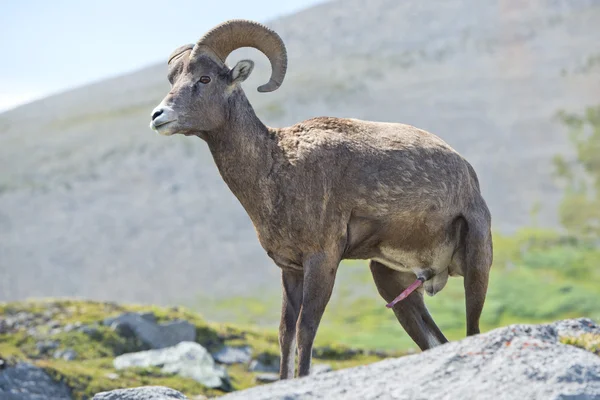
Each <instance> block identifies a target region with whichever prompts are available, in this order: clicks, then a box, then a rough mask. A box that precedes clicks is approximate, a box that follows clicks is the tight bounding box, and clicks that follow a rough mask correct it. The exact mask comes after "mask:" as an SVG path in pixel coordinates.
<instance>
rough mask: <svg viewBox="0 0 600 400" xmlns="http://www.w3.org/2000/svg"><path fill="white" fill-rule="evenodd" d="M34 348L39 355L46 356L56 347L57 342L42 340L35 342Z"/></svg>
mask: <svg viewBox="0 0 600 400" xmlns="http://www.w3.org/2000/svg"><path fill="white" fill-rule="evenodd" d="M35 347H36V348H37V350H38V351H39V352H40V354H46V353H48V352H50V350H54V349H56V348H57V347H58V342H57V341H56V340H43V341H40V342H37V343H36V344H35Z"/></svg>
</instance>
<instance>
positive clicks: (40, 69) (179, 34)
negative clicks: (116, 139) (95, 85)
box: [0, 0, 323, 110]
mask: <svg viewBox="0 0 600 400" xmlns="http://www.w3.org/2000/svg"><path fill="white" fill-rule="evenodd" d="M321 2H323V0H227V1H218V0H217V1H205V0H195V1H194V0H176V1H171V0H160V1H158V0H144V1H142V0H102V1H97V0H94V1H93V0H83V1H82V0H78V1H77V0H52V1H47V0H0V110H6V109H9V108H12V107H15V106H16V105H19V104H22V103H26V102H28V101H31V100H35V99H37V98H41V97H45V96H47V95H49V94H53V93H57V92H61V91H64V90H66V89H69V88H72V87H76V86H81V85H84V84H86V83H89V82H92V81H97V80H101V79H103V78H107V77H110V76H115V75H120V74H122V73H125V72H128V71H132V70H135V69H139V68H142V67H145V66H147V65H150V64H153V63H156V62H161V61H164V58H165V54H166V55H168V54H169V53H170V52H171V51H172V50H173V49H175V48H176V47H177V46H180V45H182V44H186V43H190V42H191V43H193V42H194V41H195V40H197V39H198V38H199V37H200V36H201V35H202V34H203V33H204V32H205V31H206V30H207V29H209V28H211V27H212V26H214V25H216V24H218V23H220V22H222V21H224V20H227V19H230V18H246V19H253V20H256V21H261V22H265V21H268V20H270V19H273V18H275V17H277V16H280V15H285V14H289V13H293V12H294V11H298V10H301V9H303V8H306V7H309V6H311V5H314V4H316V3H321Z"/></svg>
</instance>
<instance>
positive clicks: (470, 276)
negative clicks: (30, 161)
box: [154, 48, 492, 378]
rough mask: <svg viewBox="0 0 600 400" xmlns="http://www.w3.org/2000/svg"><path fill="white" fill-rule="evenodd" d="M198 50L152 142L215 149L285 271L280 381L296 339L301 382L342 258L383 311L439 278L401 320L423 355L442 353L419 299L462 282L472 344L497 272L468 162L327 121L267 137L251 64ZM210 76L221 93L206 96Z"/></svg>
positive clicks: (180, 68) (412, 139)
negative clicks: (164, 139)
mask: <svg viewBox="0 0 600 400" xmlns="http://www.w3.org/2000/svg"><path fill="white" fill-rule="evenodd" d="M189 50H190V49H189V48H188V49H184V50H183V52H182V53H181V54H179V55H177V56H176V57H174V58H173V60H172V61H171V64H170V72H169V80H170V81H171V84H172V89H171V91H170V92H169V94H168V95H167V96H166V97H165V99H164V100H163V102H162V103H161V105H160V106H159V108H158V110H159V111H157V112H156V113H155V115H154V116H155V117H156V116H157V115H158V114H160V113H163V114H164V115H163V116H162V117H160V118H162V119H163V120H165V121H167V120H168V119H166V118H172V121H171V122H170V123H167V124H164V125H162V126H158V127H155V129H156V130H158V131H159V132H160V133H163V134H174V133H183V134H187V135H196V136H198V137H200V138H202V139H204V140H205V141H206V142H207V144H208V146H209V148H210V151H211V153H212V155H213V157H214V160H215V163H216V165H217V167H218V169H219V171H220V173H221V175H222V177H223V179H224V180H225V182H226V183H227V185H228V186H229V188H230V189H231V191H232V192H233V193H234V195H235V196H236V197H237V198H238V199H239V201H240V203H241V204H242V205H243V207H244V208H245V210H246V211H247V213H248V215H249V216H250V218H251V220H252V222H253V223H254V226H255V227H256V232H257V235H258V239H259V241H260V243H261V245H262V246H263V248H264V249H265V250H266V252H267V253H268V255H269V256H270V257H271V258H272V259H273V260H274V262H275V263H276V264H277V265H278V266H279V267H280V268H281V269H282V284H283V304H282V318H281V325H280V344H281V352H282V361H281V372H280V375H281V378H291V377H293V376H294V350H295V345H296V338H297V344H298V353H299V375H300V376H303V375H307V374H308V373H309V369H310V363H311V352H312V345H313V341H314V338H315V335H316V332H317V328H318V326H319V322H320V320H321V317H322V315H323V312H324V310H325V306H326V305H327V302H328V300H329V297H330V295H331V291H332V289H333V284H334V281H335V275H336V271H337V268H338V265H339V263H340V261H341V260H342V259H370V260H372V261H371V271H372V273H373V277H374V280H375V283H376V286H377V288H378V290H379V293H380V294H381V296H382V297H383V298H384V299H385V300H386V301H390V300H391V299H393V298H394V297H395V296H396V295H398V294H399V293H400V292H401V291H402V290H403V289H404V288H406V287H407V286H408V285H409V284H410V283H412V282H413V281H414V279H415V278H416V276H417V275H423V276H427V277H429V279H428V280H427V281H426V282H425V284H424V289H423V288H421V289H419V290H418V291H417V292H415V293H413V294H412V295H410V296H409V297H408V298H407V299H406V300H405V301H403V302H401V303H399V304H397V305H396V306H395V307H394V313H395V314H396V316H397V318H398V320H399V321H400V323H401V324H402V326H403V327H404V328H405V329H406V331H407V332H408V333H409V335H410V336H411V337H412V338H413V339H414V341H415V342H416V343H417V344H418V345H419V347H420V348H421V349H428V348H430V347H432V346H434V345H438V344H441V343H444V342H445V341H446V338H445V337H444V335H443V334H442V333H441V331H440V330H439V328H438V327H437V326H436V325H435V322H434V321H433V319H432V318H431V316H430V315H429V313H428V312H427V309H426V308H425V305H424V303H423V290H426V291H427V292H428V293H429V294H435V293H437V292H439V291H440V290H441V289H442V288H443V287H444V285H445V284H446V280H447V278H448V276H449V275H463V276H464V277H465V294H466V307H467V334H469V335H472V334H476V333H478V332H479V316H480V314H481V311H482V307H483V302H484V300H485V294H486V289H487V281H488V272H489V269H490V265H491V262H492V241H491V233H490V213H489V211H488V208H487V206H486V203H485V201H484V200H483V198H482V197H481V193H480V190H479V183H478V181H477V177H476V175H475V172H474V171H473V168H472V167H471V166H470V165H469V164H468V162H467V161H466V160H464V159H463V158H462V157H461V156H460V155H459V154H458V153H457V152H456V151H454V150H453V149H452V148H451V147H450V146H448V145H447V144H446V143H445V142H444V141H442V140H441V139H440V138H438V137H437V136H435V135H433V134H430V133H428V132H425V131H423V130H420V129H417V128H415V127H412V126H409V125H403V124H392V123H378V122H370V121H361V120H356V119H341V118H330V117H320V118H313V119H310V120H307V121H303V122H300V123H298V124H296V125H294V126H291V127H288V128H281V129H274V128H269V127H266V126H265V125H264V124H263V123H262V122H261V121H260V120H259V119H258V117H257V116H256V114H255V113H254V111H253V109H252V107H251V105H250V104H249V102H248V100H247V98H246V96H245V94H244V92H243V90H242V89H241V87H240V85H239V83H240V82H241V81H243V80H244V79H245V78H246V77H247V76H248V75H249V74H250V71H251V70H252V65H253V64H252V63H251V62H250V61H242V62H240V63H238V65H236V67H234V68H233V69H231V70H230V69H229V68H228V67H227V66H225V65H223V64H220V63H219V62H217V61H215V59H214V57H211V56H210V55H207V56H206V57H205V56H203V55H202V54H200V55H199V56H198V57H196V58H194V59H190V56H189V54H190V53H189ZM201 76H209V77H211V82H210V83H208V84H201V83H198V80H199V78H200V77H201ZM165 113H166V114H165ZM165 115H166V116H165ZM248 267H249V268H251V267H252V266H248ZM232 279H234V277H232ZM382 307H383V304H382Z"/></svg>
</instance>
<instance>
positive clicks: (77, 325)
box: [63, 322, 81, 332]
mask: <svg viewBox="0 0 600 400" xmlns="http://www.w3.org/2000/svg"><path fill="white" fill-rule="evenodd" d="M79 328H81V322H75V323H74V324H66V325H65V327H64V328H63V331H64V332H72V331H74V330H76V329H79Z"/></svg>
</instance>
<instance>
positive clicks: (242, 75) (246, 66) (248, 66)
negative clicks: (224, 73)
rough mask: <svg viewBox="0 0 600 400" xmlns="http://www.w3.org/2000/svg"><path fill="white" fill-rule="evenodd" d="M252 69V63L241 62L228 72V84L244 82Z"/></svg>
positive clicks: (250, 61) (247, 61)
mask: <svg viewBox="0 0 600 400" xmlns="http://www.w3.org/2000/svg"><path fill="white" fill-rule="evenodd" d="M253 69H254V61H252V60H241V61H240V62H238V63H237V64H236V65H235V67H233V68H232V69H231V71H229V82H230V83H231V84H232V85H235V84H236V83H242V82H244V81H245V80H246V79H248V77H249V76H250V74H251V73H252V70H253Z"/></svg>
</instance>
